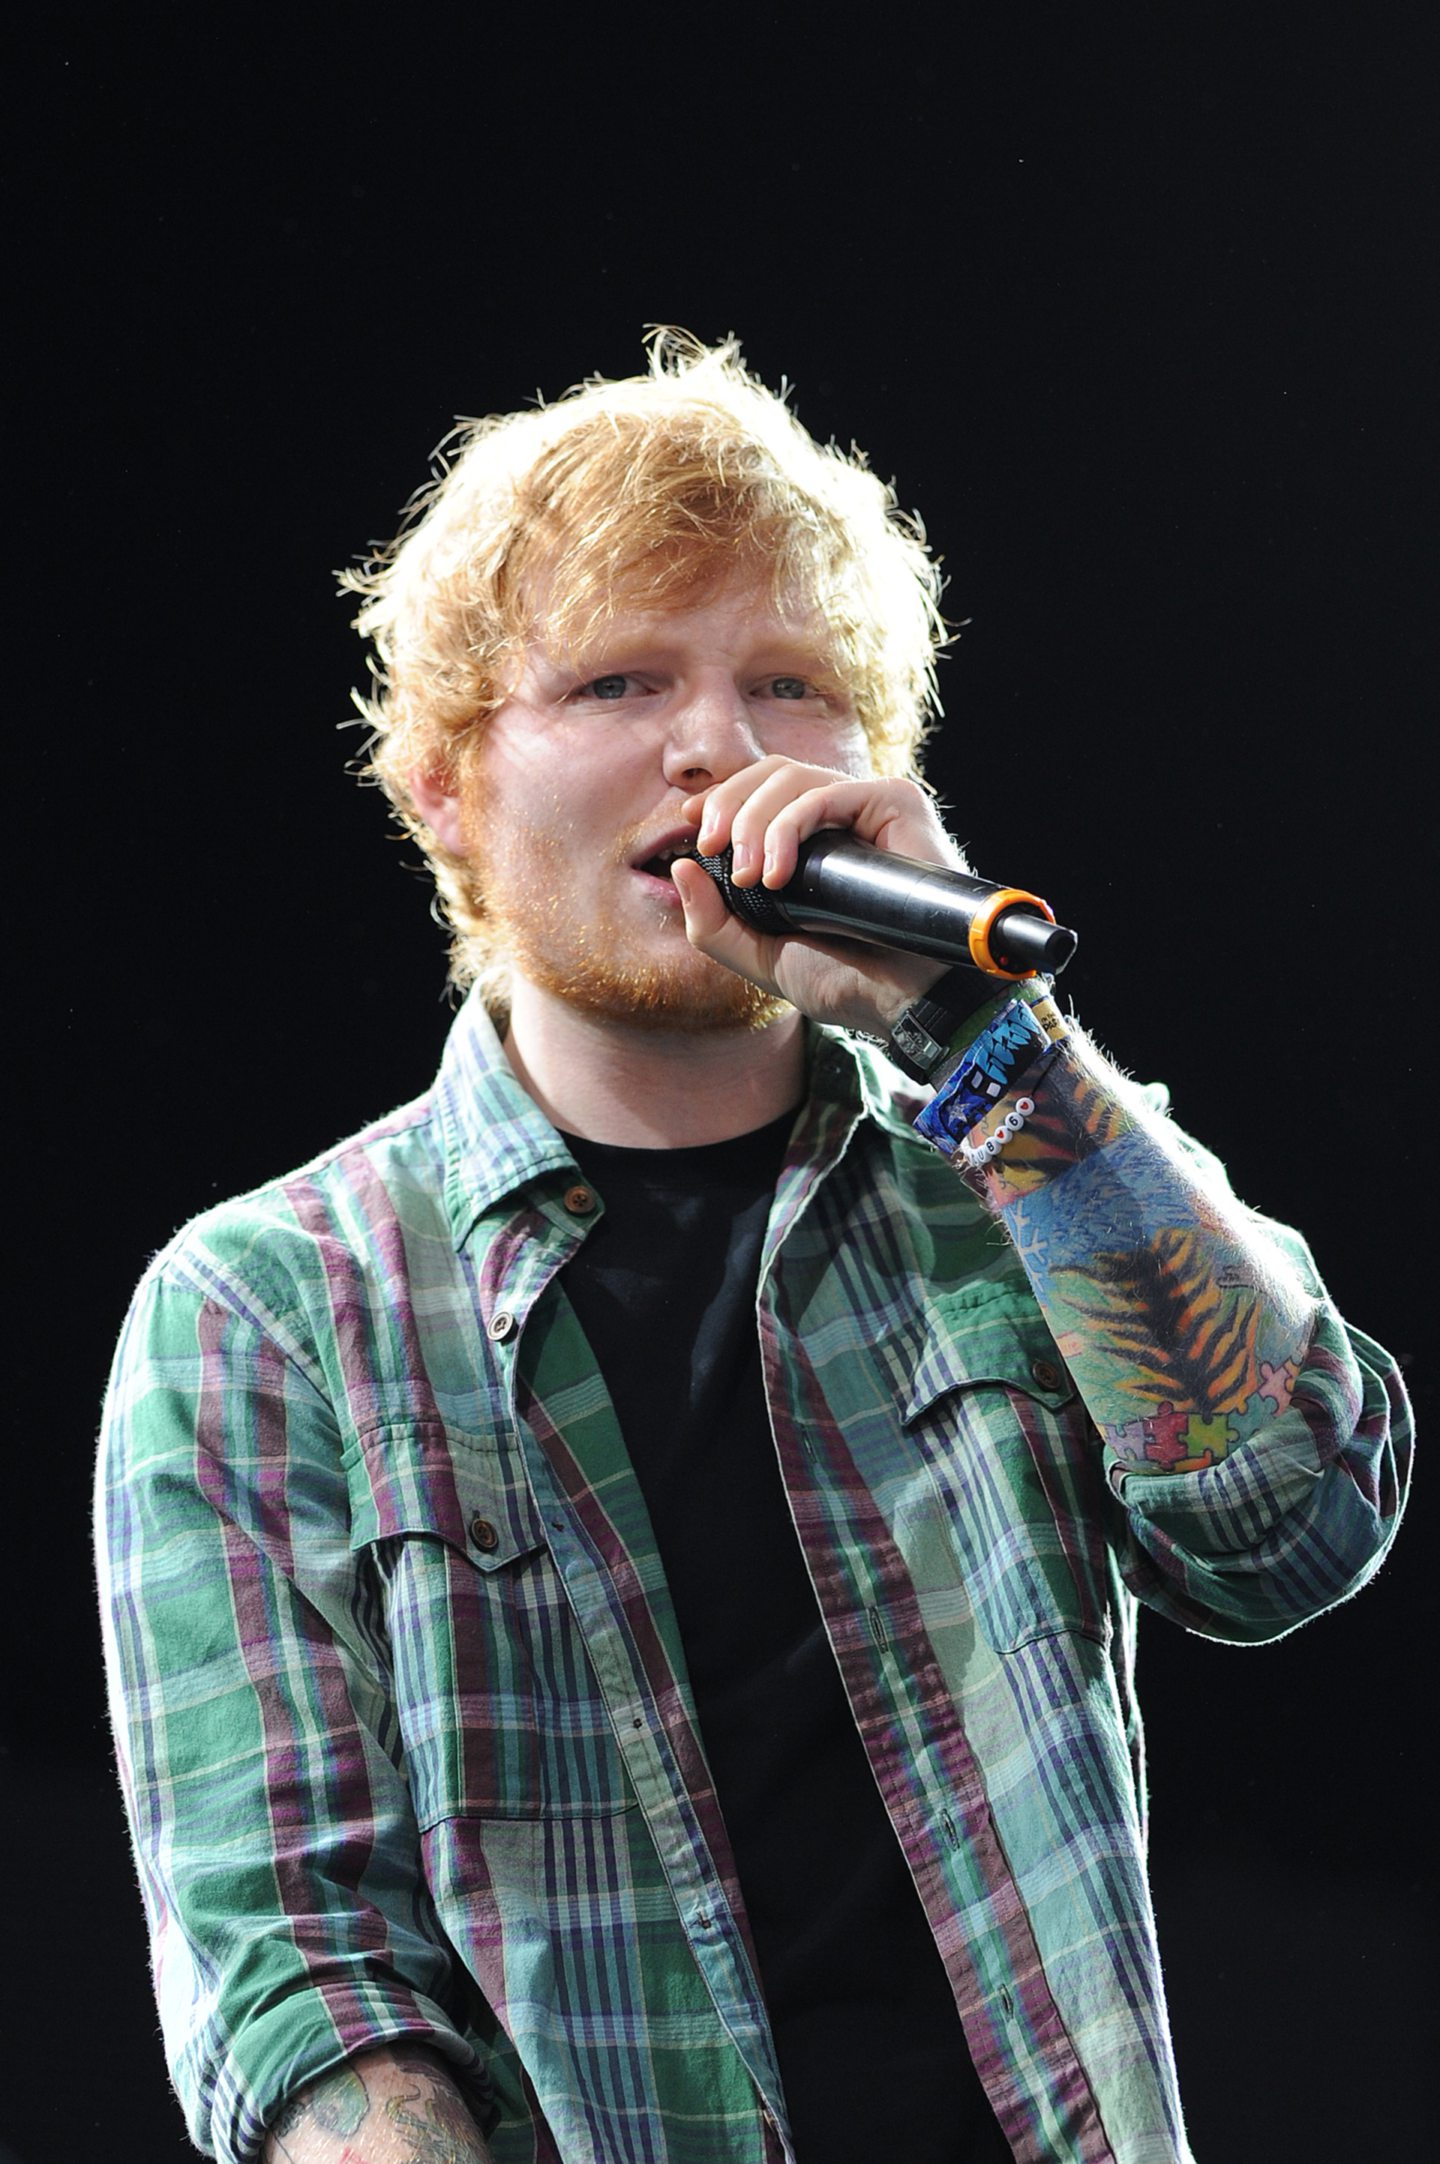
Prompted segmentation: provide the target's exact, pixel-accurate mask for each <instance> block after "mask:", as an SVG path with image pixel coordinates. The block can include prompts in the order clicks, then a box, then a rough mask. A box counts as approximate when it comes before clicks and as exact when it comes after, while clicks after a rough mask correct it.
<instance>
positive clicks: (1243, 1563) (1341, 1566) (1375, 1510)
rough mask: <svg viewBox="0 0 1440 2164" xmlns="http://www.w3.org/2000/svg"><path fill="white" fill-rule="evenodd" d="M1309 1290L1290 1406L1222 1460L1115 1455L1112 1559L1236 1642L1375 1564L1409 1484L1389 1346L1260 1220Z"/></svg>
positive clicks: (1286, 1236) (1287, 1624) (1293, 1243)
mask: <svg viewBox="0 0 1440 2164" xmlns="http://www.w3.org/2000/svg"><path fill="white" fill-rule="evenodd" d="M1259 1222H1261V1223H1263V1225H1264V1231H1265V1234H1266V1237H1267V1238H1268V1239H1270V1240H1271V1241H1273V1242H1274V1243H1275V1244H1276V1245H1277V1246H1279V1247H1280V1248H1281V1249H1283V1251H1284V1252H1285V1253H1286V1254H1287V1255H1288V1256H1289V1258H1290V1260H1291V1261H1292V1262H1293V1263H1294V1265H1295V1267H1296V1269H1297V1270H1298V1271H1299V1272H1300V1274H1301V1276H1302V1278H1303V1279H1304V1281H1305V1283H1306V1284H1307V1286H1308V1287H1309V1288H1310V1289H1311V1291H1312V1292H1313V1293H1314V1294H1315V1296H1316V1298H1317V1300H1318V1303H1319V1304H1318V1308H1317V1313H1316V1319H1315V1326H1314V1330H1313V1332H1312V1335H1311V1339H1310V1344H1309V1348H1308V1351H1307V1354H1306V1358H1305V1361H1304V1364H1303V1365H1302V1367H1301V1369H1300V1372H1299V1375H1298V1376H1297V1378H1296V1381H1295V1387H1294V1392H1293V1395H1292V1396H1291V1397H1290V1400H1289V1403H1288V1404H1287V1405H1286V1406H1285V1407H1284V1408H1283V1410H1279V1411H1277V1412H1276V1414H1275V1417H1274V1418H1273V1419H1272V1420H1270V1421H1269V1422H1268V1423H1266V1424H1265V1425H1264V1426H1263V1427H1261V1428H1260V1429H1259V1430H1258V1431H1257V1432H1256V1433H1255V1434H1253V1435H1252V1436H1250V1437H1249V1438H1248V1439H1247V1440H1246V1441H1245V1442H1244V1443H1242V1444H1240V1445H1239V1446H1238V1447H1237V1448H1236V1449H1234V1450H1232V1451H1231V1452H1230V1453H1229V1455H1228V1456H1226V1457H1224V1458H1222V1459H1221V1460H1220V1461H1219V1462H1218V1463H1216V1464H1214V1465H1211V1466H1207V1467H1205V1468H1204V1469H1202V1470H1200V1471H1196V1472H1192V1473H1179V1474H1173V1475H1169V1476H1163V1475H1162V1476H1159V1477H1157V1476H1155V1475H1154V1474H1152V1473H1147V1472H1146V1471H1144V1470H1138V1471H1137V1470H1136V1468H1135V1466H1134V1465H1133V1463H1130V1462H1127V1461H1125V1460H1123V1459H1121V1458H1118V1457H1115V1456H1113V1455H1112V1456H1111V1458H1110V1461H1109V1464H1108V1477H1109V1482H1110V1486H1111V1488H1112V1489H1113V1491H1114V1492H1115V1494H1116V1495H1118V1497H1119V1498H1120V1501H1121V1503H1122V1504H1123V1506H1124V1509H1125V1513H1126V1521H1127V1541H1126V1548H1125V1553H1124V1556H1123V1558H1122V1569H1123V1572H1124V1575H1125V1577H1126V1580H1127V1582H1128V1583H1129V1585H1130V1587H1131V1590H1132V1591H1133V1592H1134V1593H1135V1594H1136V1595H1137V1596H1138V1597H1139V1598H1140V1599H1141V1600H1143V1601H1144V1602H1145V1603H1146V1604H1147V1605H1148V1606H1150V1607H1153V1608H1157V1609H1160V1610H1162V1611H1163V1612H1164V1613H1166V1614H1168V1615H1171V1616H1173V1617H1174V1618H1175V1620H1176V1621H1178V1622H1180V1623H1183V1624H1184V1625H1186V1626H1187V1628H1189V1629H1191V1630H1196V1631H1202V1632H1204V1633H1205V1634H1206V1635H1207V1636H1211V1637H1216V1638H1222V1639H1228V1640H1231V1641H1234V1642H1236V1643H1242V1644H1247V1643H1258V1642H1260V1641H1262V1640H1265V1639H1270V1638H1278V1637H1281V1636H1283V1635H1284V1633H1285V1632H1287V1631H1290V1630H1293V1629H1295V1628H1296V1626H1297V1625H1299V1624H1301V1623H1304V1622H1306V1621H1308V1620H1309V1618H1311V1617H1312V1616H1315V1615H1318V1614H1320V1613H1322V1612H1323V1611H1324V1610H1325V1609H1327V1608H1331V1607H1333V1606H1334V1605H1335V1604H1336V1603H1337V1602H1338V1601H1343V1600H1346V1599H1348V1598H1349V1596H1350V1595H1351V1594H1353V1593H1356V1592H1358V1591H1359V1590H1360V1588H1361V1587H1362V1586H1363V1585H1365V1584H1366V1583H1367V1582H1368V1580H1369V1579H1371V1578H1372V1577H1373V1576H1374V1575H1375V1572H1376V1571H1377V1570H1378V1569H1379V1567H1380V1564H1381V1562H1382V1561H1383V1559H1384V1556H1385V1553H1386V1551H1387V1549H1388V1548H1389V1545H1390V1542H1391V1540H1392V1539H1393V1538H1394V1535H1395V1531H1396V1527H1397V1525H1398V1523H1399V1519H1400V1514H1401V1511H1402V1509H1403V1507H1404V1502H1405V1496H1406V1492H1407V1488H1408V1485H1409V1476H1410V1461H1411V1449H1412V1441H1413V1429H1412V1421H1411V1412H1410V1405H1409V1400H1408V1398H1407V1395H1406V1391H1405V1385H1404V1382H1403V1380H1402V1378H1401V1375H1400V1371H1399V1369H1398V1367H1397V1365H1396V1363H1395V1362H1394V1360H1393V1359H1392V1358H1391V1356H1390V1355H1389V1354H1388V1353H1387V1352H1385V1351H1384V1350H1383V1348H1382V1347H1381V1346H1379V1345H1377V1344H1376V1343H1375V1342H1374V1341H1373V1339H1371V1338H1368V1337H1366V1336H1365V1335H1364V1334H1363V1333H1362V1332H1360V1331H1358V1330H1355V1329H1352V1328H1350V1327H1349V1326H1348V1325H1347V1324H1345V1323H1344V1322H1343V1321H1342V1320H1341V1318H1340V1317H1339V1315H1338V1314H1337V1313H1336V1311H1335V1308H1334V1306H1333V1305H1332V1304H1331V1302H1330V1300H1329V1299H1328V1297H1327V1296H1326V1294H1325V1289H1324V1287H1323V1285H1322V1284H1321V1281H1320V1279H1319V1276H1318V1273H1317V1272H1316V1269H1315V1265H1314V1262H1313V1260H1312V1259H1311V1256H1310V1253H1309V1250H1308V1248H1307V1247H1306V1246H1305V1243H1304V1241H1303V1240H1301V1239H1300V1238H1299V1236H1298V1235H1297V1234H1295V1233H1293V1232H1291V1231H1289V1230H1288V1229H1286V1228H1284V1227H1282V1226H1276V1225H1273V1224H1270V1223H1269V1222H1268V1221H1264V1220H1261V1221H1259Z"/></svg>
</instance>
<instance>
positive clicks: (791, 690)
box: [770, 676, 810, 699]
mask: <svg viewBox="0 0 1440 2164" xmlns="http://www.w3.org/2000/svg"><path fill="white" fill-rule="evenodd" d="M770 691H771V695H772V697H774V698H776V699H808V698H809V696H810V686H809V685H808V684H807V683H806V681H805V679H804V677H803V676H777V677H774V678H773V679H772V680H771V684H770Z"/></svg>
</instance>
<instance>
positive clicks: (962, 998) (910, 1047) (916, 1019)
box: [887, 968, 1009, 1082]
mask: <svg viewBox="0 0 1440 2164" xmlns="http://www.w3.org/2000/svg"><path fill="white" fill-rule="evenodd" d="M1005 989H1007V990H1008V989H1009V985H1008V981H1007V983H1006V986H1005ZM996 990H997V987H996V981H995V979H994V978H993V977H986V976H984V975H983V974H981V973H980V972H978V971H976V970H974V969H965V968H956V969H951V970H947V971H946V973H945V975H944V976H943V977H942V978H941V979H940V981H939V983H938V984H932V985H931V987H930V989H929V991H928V992H927V993H926V994H925V997H924V998H923V999H917V1000H916V1002H915V1004H914V1006H913V1007H907V1008H906V1009H905V1012H904V1013H903V1014H902V1015H901V1017H900V1019H899V1021H898V1022H897V1023H896V1024H895V1027H894V1029H892V1030H891V1032H890V1043H889V1046H888V1047H887V1049H888V1051H889V1054H890V1057H891V1059H893V1060H894V1062H895V1064H896V1066H897V1067H898V1068H899V1069H900V1072H901V1073H902V1074H908V1075H909V1077H910V1079H911V1081H912V1082H929V1081H930V1080H932V1079H933V1077H934V1073H935V1070H936V1068H937V1067H938V1066H939V1065H940V1064H941V1062H942V1060H944V1059H945V1058H946V1057H947V1056H948V1054H949V1051H950V1047H951V1043H952V1040H953V1039H954V1037H955V1034H956V1032H957V1030H958V1029H959V1027H960V1024H961V1023H962V1022H963V1021H965V1020H966V1018H967V1016H969V1015H972V1014H976V1013H978V1012H979V1010H980V1008H981V1007H983V1006H988V1004H989V1002H990V1001H991V1000H992V999H993V998H994V997H995V996H996ZM977 995H978V997H977Z"/></svg>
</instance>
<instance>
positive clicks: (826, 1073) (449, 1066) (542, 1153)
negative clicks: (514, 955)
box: [435, 991, 923, 1246]
mask: <svg viewBox="0 0 1440 2164" xmlns="http://www.w3.org/2000/svg"><path fill="white" fill-rule="evenodd" d="M808 1030H809V1052H810V1059H809V1075H810V1088H809V1100H808V1104H807V1106H806V1107H805V1109H804V1110H803V1111H802V1113H801V1115H800V1117H799V1119H798V1121H797V1125H796V1133H795V1138H794V1141H793V1142H792V1145H791V1155H790V1164H791V1166H792V1167H795V1168H796V1169H798V1168H799V1165H801V1164H804V1165H808V1168H809V1169H810V1170H811V1171H812V1173H813V1172H819V1171H822V1170H824V1169H828V1166H829V1165H830V1164H833V1163H834V1162H835V1161H836V1160H837V1158H838V1157H839V1156H840V1155H841V1154H842V1153H843V1151H844V1149H845V1148H846V1146H847V1145H848V1143H849V1139H850V1137H851V1135H852V1134H853V1133H854V1130H855V1128H856V1126H857V1125H858V1123H859V1122H860V1120H861V1119H863V1118H865V1117H869V1118H871V1119H873V1120H876V1121H877V1122H878V1123H879V1125H880V1126H882V1127H884V1128H885V1129H886V1130H887V1131H888V1132H889V1133H892V1134H896V1135H901V1136H905V1137H907V1138H908V1139H910V1140H912V1141H914V1140H916V1138H915V1137H914V1135H913V1134H912V1132H911V1126H910V1122H911V1120H913V1118H914V1117H915V1114H916V1113H917V1112H918V1110H919V1108H920V1104H921V1102H922V1099H921V1098H920V1097H919V1096H918V1095H917V1096H916V1097H915V1101H914V1103H913V1104H909V1103H908V1094H909V1093H908V1092H907V1087H906V1085H905V1084H904V1082H903V1081H902V1079H901V1078H900V1076H899V1075H898V1074H897V1073H896V1070H895V1069H894V1068H893V1067H892V1066H891V1065H890V1063H889V1062H888V1060H885V1059H884V1058H882V1057H881V1055H880V1054H879V1052H878V1051H876V1050H873V1049H872V1048H871V1047H870V1046H868V1045H866V1044H861V1043H857V1042H856V1041H855V1040H854V1039H853V1038H851V1037H848V1036H846V1035H845V1034H844V1033H843V1032H842V1031H838V1030H832V1029H824V1028H819V1027H817V1026H816V1025H814V1024H813V1023H812V1024H810V1025H808ZM897 1090H898V1094H897ZM907 1106H908V1109H907ZM435 1107H436V1114H437V1118H438V1122H439V1129H440V1136H441V1146H442V1149H443V1151H444V1158H445V1204H446V1211H447V1214H448V1216H449V1219H450V1224H451V1229H452V1232H453V1234H454V1238H455V1242H456V1245H457V1246H459V1245H462V1244H463V1243H464V1241H465V1240H466V1238H467V1237H468V1235H469V1233H470V1231H471V1228H472V1227H473V1226H474V1224H475V1222H476V1220H477V1218H479V1217H481V1216H482V1215H483V1214H484V1213H485V1212H486V1211H487V1210H489V1209H491V1208H493V1207H494V1205H495V1204H496V1203H498V1202H500V1201H502V1200H503V1199H504V1198H505V1197H506V1196H509V1195H513V1194H516V1193H518V1192H520V1191H521V1190H523V1189H526V1188H533V1187H534V1186H535V1185H536V1184H537V1183H540V1182H543V1181H545V1180H546V1179H547V1178H549V1177H551V1176H555V1175H558V1176H560V1177H561V1178H563V1179H570V1180H574V1179H576V1178H577V1177H578V1174H577V1171H576V1167H575V1162H574V1159H573V1158H572V1157H571V1155H570V1153H569V1151H568V1150H567V1149H566V1147H565V1144H564V1143H563V1142H562V1141H561V1139H560V1136H559V1135H558V1134H557V1133H556V1131H555V1129H554V1128H553V1127H552V1126H551V1125H550V1122H549V1121H548V1120H547V1119H546V1117H545V1115H544V1113H543V1112H541V1110H540V1108H539V1106H538V1105H536V1103H535V1102H534V1100H533V1099H532V1098H531V1097H530V1096H529V1095H528V1094H527V1093H526V1091H525V1090H523V1089H522V1088H521V1086H520V1084H519V1083H518V1082H517V1081H516V1079H515V1076H514V1073H513V1071H512V1070H511V1067H510V1063H509V1061H508V1060H507V1059H506V1057H505V1054H504V1051H503V1049H502V1047H501V1044H500V1038H499V1035H498V1033H497V1031H496V1028H495V1024H494V1022H493V1021H492V1020H491V1017H490V1014H489V1012H488V1010H487V1009H486V1006H485V1003H484V1001H483V999H482V998H481V997H480V994H479V992H478V991H472V992H471V993H470V994H469V995H468V996H467V998H466V1000H465V1003H464V1005H463V1006H462V1007H461V1009H460V1012H459V1014H458V1015H457V1016H456V1017H455V1021H454V1024H453V1026H452V1028H451V1031H450V1035H449V1037H448V1038H447V1040H446V1044H445V1053H444V1057H443V1059H442V1060H441V1063H440V1072H439V1075H438V1076H437V1078H436V1084H435ZM922 1146H923V1145H922Z"/></svg>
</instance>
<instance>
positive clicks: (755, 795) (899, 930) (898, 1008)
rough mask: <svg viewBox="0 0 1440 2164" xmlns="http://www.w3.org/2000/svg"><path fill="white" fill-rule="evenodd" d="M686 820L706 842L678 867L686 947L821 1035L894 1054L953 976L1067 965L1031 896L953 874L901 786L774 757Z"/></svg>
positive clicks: (717, 791)
mask: <svg viewBox="0 0 1440 2164" xmlns="http://www.w3.org/2000/svg"><path fill="white" fill-rule="evenodd" d="M679 810H680V812H681V814H682V816H683V817H684V818H686V819H687V820H691V821H693V822H694V824H695V827H696V828H697V829H698V832H697V833H696V838H695V845H694V848H693V850H692V851H691V852H690V853H689V855H688V856H686V855H682V856H680V857H679V858H678V859H677V860H676V862H675V863H674V865H673V866H672V877H673V879H674V882H675V885H676V887H677V888H678V889H679V891H680V897H681V900H682V902H683V904H684V907H685V918H686V930H687V932H688V934H689V937H690V940H691V942H692V944H693V945H695V946H697V947H698V948H699V949H700V951H701V952H702V953H704V954H708V955H709V956H711V957H712V959H714V960H715V961H718V962H720V963H723V964H724V965H725V967H727V968H729V969H733V970H735V971H737V972H738V974H739V975H741V976H743V977H748V978H749V979H750V981H751V982H752V983H753V984H757V985H759V986H761V988H762V989H763V990H765V991H768V992H771V993H773V994H775V995H777V996H778V997H780V998H781V999H784V1000H787V1001H788V1002H789V1003H790V1004H791V1005H792V1006H795V1007H798V1008H799V1009H800V1011H801V1012H802V1013H804V1014H808V1015H809V1016H811V1017H812V1019H814V1020H815V1021H818V1022H825V1023H830V1024H834V1025H838V1026H839V1027H841V1028H843V1029H851V1030H856V1031H858V1032H860V1033H861V1034H862V1035H867V1036H874V1037H879V1038H880V1039H882V1040H885V1039H888V1038H889V1037H890V1035H891V1032H892V1030H893V1029H894V1027H895V1025H896V1023H897V1022H898V1021H899V1019H900V1018H901V1017H902V1016H903V1015H904V1014H905V1013H906V1012H907V1010H909V1008H910V1007H911V1006H912V1005H913V1003H914V1002H915V1000H916V999H917V998H920V997H922V996H925V995H927V990H928V988H931V987H933V986H934V985H935V983H936V981H937V978H939V977H942V976H944V975H945V974H946V972H947V969H948V968H949V967H951V966H953V965H955V964H956V963H959V964H961V965H963V968H964V970H965V972H966V973H967V974H968V972H969V971H970V970H972V969H973V970H975V971H977V972H980V971H988V972H990V974H991V978H992V980H993V978H994V977H995V976H1001V975H1010V976H1024V975H1028V974H1030V973H1031V972H1032V971H1033V970H1036V969H1043V970H1045V971H1047V972H1050V973H1053V972H1054V971H1056V970H1058V969H1060V968H1062V967H1063V966H1064V964H1065V963H1066V962H1067V961H1068V960H1069V957H1070V954H1071V953H1072V952H1073V949H1074V945H1075V939H1074V934H1073V933H1070V932H1067V931H1066V930H1065V929H1064V928H1063V927H1061V926H1058V925H1056V924H1054V922H1053V921H1052V919H1051V917H1050V914H1049V911H1048V909H1047V907H1046V905H1045V903H1044V902H1042V901H1041V900H1040V899H1039V897H1038V896H1034V895H1031V894H1030V893H1028V892H1025V891H1020V890H1016V889H1013V888H999V887H995V886H992V885H991V884H989V883H988V882H987V881H984V880H977V879H974V878H972V877H971V876H970V874H969V873H968V872H967V871H965V870H964V869H963V868H961V867H960V865H959V863H958V859H957V856H956V851H955V846H954V844H953V842H952V841H951V840H950V838H949V837H948V835H947V834H946V833H945V830H944V828H943V827H942V826H941V824H940V821H939V817H938V815H937V812H936V808H935V804H934V800H933V799H932V798H931V797H930V796H929V795H928V794H927V793H926V792H925V790H923V789H922V788H920V787H919V785H918V784H917V783H915V782H913V781H909V780H906V779H904V778H902V777H899V776H894V775H891V776H885V775H877V774H872V773H865V772H854V771H851V772H846V771H844V770H837V769H836V768H831V767H820V766H810V765H804V764H802V763H800V762H799V761H796V760H793V759H789V758H785V757H783V756H780V755H771V756H769V757H767V758H763V759H760V760H757V761H754V762H753V763H751V764H749V765H746V766H741V767H737V768H736V769H734V770H733V771H732V772H730V773H728V774H726V775H724V776H723V777H722V778H721V779H720V780H718V781H715V782H713V783H711V784H710V785H709V786H707V787H706V788H703V789H701V790H698V791H697V792H696V793H694V794H693V795H691V796H689V797H687V798H685V799H684V801H683V802H682V803H681V805H680V806H679ZM732 847H733V862H732V861H731V849H732ZM707 859H709V862H708V863H707V862H706V860H707ZM762 860H763V865H764V870H763V874H762V877H761V879H760V880H758V881H757V880H756V878H755V869H756V867H758V866H760V865H761V863H762ZM692 865H693V868H692ZM736 867H739V872H738V880H737V876H736ZM796 934H799V935H800V936H799V937H796V936H795V935H796ZM985 983H986V979H985V977H984V976H981V975H977V977H976V1001H977V1004H978V1003H979V1002H980V1001H983V1000H984V999H985V998H986V996H987V993H986V990H985Z"/></svg>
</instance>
